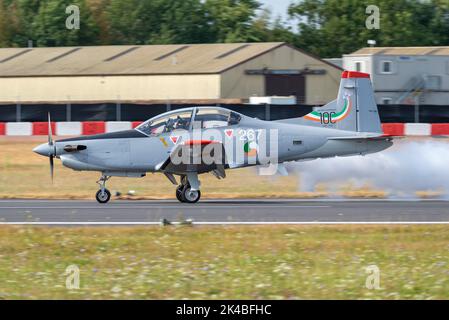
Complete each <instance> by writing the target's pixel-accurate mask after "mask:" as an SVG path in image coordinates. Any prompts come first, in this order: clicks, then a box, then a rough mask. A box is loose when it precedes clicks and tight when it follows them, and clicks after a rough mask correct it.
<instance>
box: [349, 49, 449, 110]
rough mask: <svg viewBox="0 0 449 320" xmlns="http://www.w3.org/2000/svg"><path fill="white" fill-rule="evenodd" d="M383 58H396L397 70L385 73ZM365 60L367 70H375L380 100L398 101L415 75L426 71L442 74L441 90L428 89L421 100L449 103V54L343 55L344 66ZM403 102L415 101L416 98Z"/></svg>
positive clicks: (393, 59) (351, 65)
mask: <svg viewBox="0 0 449 320" xmlns="http://www.w3.org/2000/svg"><path fill="white" fill-rule="evenodd" d="M383 60H388V61H392V62H393V70H392V71H393V72H392V73H391V74H382V73H381V72H380V68H381V63H382V61H383ZM356 61H364V62H365V65H366V69H365V70H363V72H367V73H370V74H371V78H372V80H373V84H374V89H375V91H376V100H377V103H378V104H381V103H382V98H391V99H392V103H393V104H394V103H396V100H397V99H399V98H400V97H401V96H402V95H403V94H404V92H401V91H403V90H405V89H406V88H407V85H408V83H409V81H410V79H412V78H413V77H417V76H422V75H438V76H440V77H441V87H440V89H439V92H427V93H425V94H424V95H422V96H421V98H420V101H419V103H420V104H426V105H449V56H390V55H387V56H386V55H374V56H367V55H364V56H353V55H347V56H344V57H343V65H344V68H346V69H348V70H355V69H354V68H355V62H356ZM402 103H408V104H414V100H413V98H411V99H409V100H408V101H403V102H402Z"/></svg>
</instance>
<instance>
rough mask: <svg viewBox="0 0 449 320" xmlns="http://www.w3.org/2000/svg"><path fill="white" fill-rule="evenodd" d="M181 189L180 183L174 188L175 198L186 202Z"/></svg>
mask: <svg viewBox="0 0 449 320" xmlns="http://www.w3.org/2000/svg"><path fill="white" fill-rule="evenodd" d="M182 189H184V186H183V185H180V186H179V187H177V188H176V199H178V200H179V202H186V201H185V199H184V194H183V192H182Z"/></svg>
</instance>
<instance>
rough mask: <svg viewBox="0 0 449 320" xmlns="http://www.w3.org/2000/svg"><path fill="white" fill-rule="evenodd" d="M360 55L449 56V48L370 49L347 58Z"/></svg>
mask: <svg viewBox="0 0 449 320" xmlns="http://www.w3.org/2000/svg"><path fill="white" fill-rule="evenodd" d="M358 55H393V56H401V55H407V56H449V47H372V48H371V47H368V48H362V49H359V50H357V51H355V52H353V53H351V54H348V55H347V56H358Z"/></svg>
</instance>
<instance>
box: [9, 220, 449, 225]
mask: <svg viewBox="0 0 449 320" xmlns="http://www.w3.org/2000/svg"><path fill="white" fill-rule="evenodd" d="M181 224H182V223H180V222H172V225H181ZM0 225H18V226H20V225H47V226H50V225H62V226H64V225H80V226H89V225H102V226H108V225H111V226H139V225H151V226H154V225H161V222H156V221H143V222H138V221H136V222H107V221H104V222H102V221H93V222H72V221H70V222H60V221H57V222H40V221H39V222H0ZM187 225H189V224H187ZM191 225H449V221H439V222H438V221H393V222H389V221H370V222H363V221H347V222H344V221H322V222H321V221H304V222H300V221H268V222H265V221H225V222H219V221H210V222H208V221H199V222H193V223H192V224H191Z"/></svg>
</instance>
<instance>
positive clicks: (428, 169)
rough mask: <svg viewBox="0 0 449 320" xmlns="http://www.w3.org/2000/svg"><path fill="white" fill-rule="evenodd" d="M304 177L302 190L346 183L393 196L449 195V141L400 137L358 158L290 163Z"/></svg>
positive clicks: (301, 182)
mask: <svg viewBox="0 0 449 320" xmlns="http://www.w3.org/2000/svg"><path fill="white" fill-rule="evenodd" d="M288 168H289V169H290V170H291V169H293V170H294V171H297V172H298V173H299V176H300V182H299V189H300V191H313V190H315V187H316V185H317V184H319V183H325V184H326V186H327V187H329V188H331V189H334V190H335V189H338V188H339V187H341V186H342V185H343V184H348V183H352V184H353V185H354V186H356V187H357V186H362V185H367V184H368V185H370V186H372V187H374V188H376V189H380V190H384V191H387V192H388V193H389V194H390V195H391V196H399V195H407V196H411V195H414V194H415V192H416V191H429V190H430V191H443V192H444V193H445V195H446V196H447V195H448V194H449V143H448V140H441V141H438V140H431V139H427V140H411V141H409V140H406V139H404V140H398V141H395V145H394V146H393V147H391V148H390V149H387V150H385V151H383V152H380V153H376V154H371V155H366V156H354V157H339V158H330V159H317V160H312V161H306V162H295V163H290V164H289V165H288Z"/></svg>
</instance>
